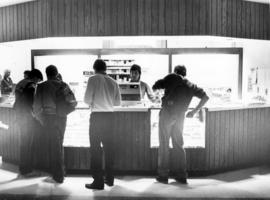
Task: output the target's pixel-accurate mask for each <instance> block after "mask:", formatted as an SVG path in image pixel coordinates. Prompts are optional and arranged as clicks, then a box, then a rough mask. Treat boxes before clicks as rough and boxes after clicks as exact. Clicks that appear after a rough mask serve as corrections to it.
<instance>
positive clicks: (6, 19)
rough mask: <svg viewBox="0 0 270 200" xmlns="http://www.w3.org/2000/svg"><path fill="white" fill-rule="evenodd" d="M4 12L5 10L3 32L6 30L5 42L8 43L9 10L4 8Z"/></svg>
mask: <svg viewBox="0 0 270 200" xmlns="http://www.w3.org/2000/svg"><path fill="white" fill-rule="evenodd" d="M4 10H5V22H6V27H5V30H6V41H10V34H9V24H10V22H9V20H10V18H9V8H8V7H4Z"/></svg>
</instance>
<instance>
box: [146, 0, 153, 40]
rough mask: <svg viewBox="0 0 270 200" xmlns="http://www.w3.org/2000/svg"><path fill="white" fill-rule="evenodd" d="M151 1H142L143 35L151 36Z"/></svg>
mask: <svg viewBox="0 0 270 200" xmlns="http://www.w3.org/2000/svg"><path fill="white" fill-rule="evenodd" d="M151 12H152V9H151V0H145V1H144V35H151V23H152V21H151V15H152V14H151Z"/></svg>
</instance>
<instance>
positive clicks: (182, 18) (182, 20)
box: [159, 0, 187, 35]
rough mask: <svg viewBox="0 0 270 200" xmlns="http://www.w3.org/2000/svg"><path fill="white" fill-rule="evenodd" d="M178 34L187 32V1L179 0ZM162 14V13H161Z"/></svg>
mask: <svg viewBox="0 0 270 200" xmlns="http://www.w3.org/2000/svg"><path fill="white" fill-rule="evenodd" d="M178 6H179V7H178V10H179V13H178V17H179V18H178V34H179V35H184V34H185V32H186V12H187V11H186V1H185V0H179V2H178ZM159 14H160V13H159Z"/></svg>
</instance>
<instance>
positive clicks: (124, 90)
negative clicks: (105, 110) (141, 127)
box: [118, 82, 141, 106]
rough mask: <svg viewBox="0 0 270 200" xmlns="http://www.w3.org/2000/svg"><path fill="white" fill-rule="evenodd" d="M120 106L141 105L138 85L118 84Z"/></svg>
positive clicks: (130, 83) (129, 83)
mask: <svg viewBox="0 0 270 200" xmlns="http://www.w3.org/2000/svg"><path fill="white" fill-rule="evenodd" d="M118 85H119V89H120V93H121V101H122V106H135V105H139V104H141V86H140V83H134V82H124V83H118Z"/></svg>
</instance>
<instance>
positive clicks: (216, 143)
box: [0, 105, 270, 175]
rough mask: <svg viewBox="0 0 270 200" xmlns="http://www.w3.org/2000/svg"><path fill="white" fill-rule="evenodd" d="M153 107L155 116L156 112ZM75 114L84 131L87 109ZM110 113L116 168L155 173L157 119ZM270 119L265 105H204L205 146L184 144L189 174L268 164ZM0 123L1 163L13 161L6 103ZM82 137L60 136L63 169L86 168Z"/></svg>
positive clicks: (137, 111) (148, 112)
mask: <svg viewBox="0 0 270 200" xmlns="http://www.w3.org/2000/svg"><path fill="white" fill-rule="evenodd" d="M154 110H155V111H154V113H155V115H156V114H157V112H158V110H157V111H156V109H154ZM76 113H77V115H81V117H82V120H83V121H81V122H80V123H79V124H77V125H79V126H77V127H80V128H81V127H84V128H85V132H86V133H87V131H88V124H85V123H84V122H85V121H86V122H88V118H89V114H90V113H89V111H88V110H85V109H78V110H77V111H76V112H75V113H74V115H76ZM114 115H115V117H114V121H113V124H114V126H113V128H112V131H111V134H114V135H115V138H116V142H117V146H116V149H115V151H116V158H115V159H116V160H115V169H116V170H117V171H120V172H124V173H129V172H132V173H133V172H136V173H142V172H144V173H145V172H146V173H149V174H153V173H155V171H156V169H157V147H155V145H153V144H151V135H152V134H153V132H154V129H153V123H157V121H156V120H153V109H151V108H134V109H129V108H119V109H118V110H116V112H114ZM151 116H152V117H151ZM70 117H71V116H70ZM71 118H72V117H71ZM269 118H270V107H269V106H268V105H264V106H238V107H233V108H230V107H227V108H224V107H223V108H207V109H205V121H204V122H203V123H204V128H203V130H202V131H203V132H204V134H203V135H204V139H205V141H204V142H203V143H204V145H198V147H194V146H193V147H190V146H187V147H186V152H187V168H188V171H189V172H190V174H191V175H192V174H198V173H212V172H219V171H220V172H221V171H226V170H230V169H238V168H242V167H248V166H255V165H260V164H266V163H268V161H269V153H270V123H269ZM0 121H1V122H2V123H4V124H7V125H8V126H9V129H7V130H6V129H0V137H1V138H0V150H1V155H2V159H3V161H7V162H12V163H18V161H19V132H18V127H17V126H16V123H15V122H16V121H15V113H14V111H13V109H12V108H11V106H6V107H4V106H2V107H0ZM186 122H188V121H186ZM74 123H75V122H74ZM76 123H77V122H76ZM156 125H157V124H155V126H156ZM186 126H188V123H186ZM74 127H76V126H73V128H74ZM151 127H152V128H151ZM70 128H72V126H70V125H69V127H67V133H66V135H67V136H68V134H69V133H68V131H70ZM185 128H186V127H185ZM151 130H152V131H151ZM186 130H187V129H186ZM197 130H200V128H198V127H197ZM73 131H76V130H73ZM151 132H152V134H151ZM73 133H74V132H73ZM37 134H39V133H37ZM76 134H77V138H80V134H81V133H80V130H77V133H76ZM39 135H40V136H39V137H40V144H39V147H40V150H41V151H40V152H39V156H38V158H39V159H40V158H42V159H43V160H42V166H43V167H45V168H46V167H47V166H48V156H47V152H46V151H42V150H43V149H45V148H43V145H46V136H45V135H44V134H39ZM184 135H185V133H184ZM195 135H196V134H195ZM152 137H153V135H152ZM81 140H83V141H85V145H81V146H80V145H73V146H72V145H70V144H68V142H67V141H68V139H67V138H65V145H66V147H65V164H66V168H67V170H76V171H80V170H88V169H89V168H90V156H91V155H90V151H89V147H88V146H89V137H88V135H87V134H84V137H82V138H81ZM187 142H188V141H187ZM78 144H80V142H78ZM87 144H88V145H87ZM174 156H177V155H171V159H170V160H171V168H174V166H175V165H174V161H175V159H174Z"/></svg>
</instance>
